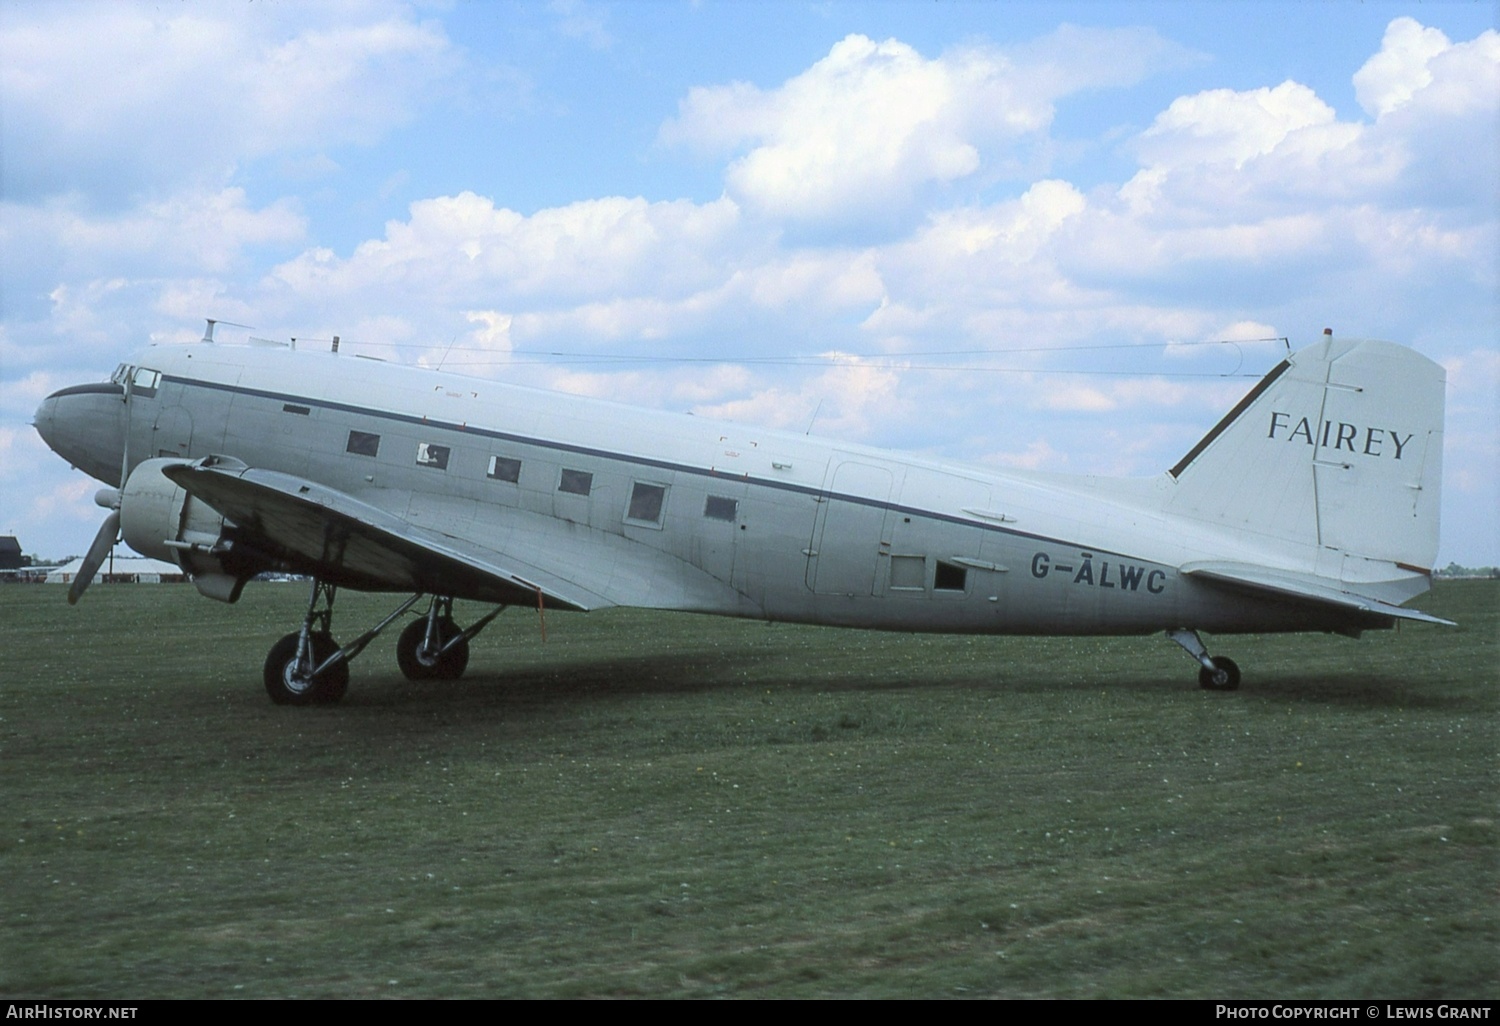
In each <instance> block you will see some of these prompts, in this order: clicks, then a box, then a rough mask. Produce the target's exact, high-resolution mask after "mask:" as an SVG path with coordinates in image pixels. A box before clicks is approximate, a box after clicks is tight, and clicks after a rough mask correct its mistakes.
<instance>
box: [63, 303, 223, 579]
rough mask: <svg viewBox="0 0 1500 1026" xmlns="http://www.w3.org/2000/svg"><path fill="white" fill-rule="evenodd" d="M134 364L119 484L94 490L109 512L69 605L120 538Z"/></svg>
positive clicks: (127, 384)
mask: <svg viewBox="0 0 1500 1026" xmlns="http://www.w3.org/2000/svg"><path fill="white" fill-rule="evenodd" d="M208 324H209V329H208V330H209V334H210V335H211V334H213V321H209V322H208ZM134 373H135V371H134V368H132V369H131V374H130V375H128V376H127V377H126V378H125V395H124V399H123V401H124V404H125V412H124V422H125V427H124V432H123V438H122V440H121V443H120V487H118V488H101V489H99V490H98V491H97V492H95V493H94V502H95V503H96V504H98V505H100V506H103V507H104V508H105V509H107V510H109V516H107V517H105V518H104V523H102V524H100V525H99V533H98V534H96V535H94V543H93V544H92V545H90V546H89V551H88V554H87V555H85V556H84V557H83V565H82V566H80V567H79V568H78V576H77V577H75V578H73V583H72V584H70V585H68V605H70V606H76V605H78V600H79V599H81V598H82V597H83V593H84V592H85V591H87V590H88V587H89V584H90V583H92V582H93V580H94V575H95V574H96V573H98V572H99V567H100V566H101V565H102V564H103V563H104V557H105V556H107V555H109V551H110V549H113V548H114V547H115V543H117V542H118V541H119V540H120V501H121V500H120V496H121V494H122V493H123V492H124V491H125V479H126V478H128V477H129V476H130V396H131V384H132V378H133V376H134Z"/></svg>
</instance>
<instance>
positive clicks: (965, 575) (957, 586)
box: [932, 559, 969, 591]
mask: <svg viewBox="0 0 1500 1026" xmlns="http://www.w3.org/2000/svg"><path fill="white" fill-rule="evenodd" d="M968 582H969V571H967V570H965V569H964V568H963V567H961V566H958V565H956V564H954V563H944V562H943V561H942V560H941V559H940V560H938V565H937V574H936V575H935V576H934V578H933V581H932V588H933V590H934V591H963V590H964V586H965V585H966V584H968Z"/></svg>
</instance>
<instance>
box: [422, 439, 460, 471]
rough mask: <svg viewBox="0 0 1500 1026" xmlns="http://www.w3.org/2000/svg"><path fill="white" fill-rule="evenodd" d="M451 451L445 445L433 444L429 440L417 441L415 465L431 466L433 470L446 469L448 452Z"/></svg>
mask: <svg viewBox="0 0 1500 1026" xmlns="http://www.w3.org/2000/svg"><path fill="white" fill-rule="evenodd" d="M450 452H452V450H451V449H449V448H448V446H446V445H433V444H432V443H431V442H418V443H417V466H419V467H431V468H433V469H434V470H447V469H448V454H449V453H450Z"/></svg>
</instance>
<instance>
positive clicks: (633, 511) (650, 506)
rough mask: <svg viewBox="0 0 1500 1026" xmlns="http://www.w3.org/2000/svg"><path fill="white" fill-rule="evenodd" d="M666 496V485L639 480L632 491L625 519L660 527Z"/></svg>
mask: <svg viewBox="0 0 1500 1026" xmlns="http://www.w3.org/2000/svg"><path fill="white" fill-rule="evenodd" d="M666 498H667V488H666V486H665V485H658V484H644V483H642V482H640V481H637V482H636V483H635V487H634V488H633V489H631V491H630V508H629V509H627V510H626V511H625V519H626V520H632V521H635V522H636V523H640V524H650V525H651V526H653V527H660V526H661V511H662V506H663V505H664V504H665V502H666Z"/></svg>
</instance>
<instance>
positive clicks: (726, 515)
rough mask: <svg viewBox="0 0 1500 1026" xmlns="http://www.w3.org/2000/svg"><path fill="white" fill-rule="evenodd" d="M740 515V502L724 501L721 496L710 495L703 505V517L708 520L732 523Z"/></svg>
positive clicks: (736, 500) (733, 500) (737, 500)
mask: <svg viewBox="0 0 1500 1026" xmlns="http://www.w3.org/2000/svg"><path fill="white" fill-rule="evenodd" d="M739 514H740V500H739V499H726V498H725V497H724V496H722V495H710V496H709V497H708V501H707V502H705V503H704V504H703V515H704V516H706V517H708V519H710V520H727V521H729V522H730V523H731V524H732V523H734V519H735V517H737V516H739Z"/></svg>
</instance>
